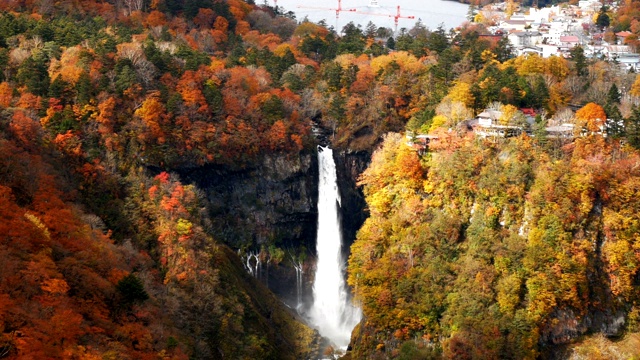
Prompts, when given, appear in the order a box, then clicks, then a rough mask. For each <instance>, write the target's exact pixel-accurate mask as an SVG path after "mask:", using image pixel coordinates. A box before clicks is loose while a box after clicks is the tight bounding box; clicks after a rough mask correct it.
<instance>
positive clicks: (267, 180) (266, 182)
mask: <svg viewBox="0 0 640 360" xmlns="http://www.w3.org/2000/svg"><path fill="white" fill-rule="evenodd" d="M316 162H317V159H316V156H315V154H301V155H299V156H298V157H287V156H286V155H268V156H265V157H264V159H263V161H262V163H260V164H258V165H256V166H254V167H252V168H248V169H243V170H232V169H228V168H225V167H220V166H204V167H200V168H196V169H189V170H186V171H183V172H181V175H182V176H183V177H185V178H186V179H187V180H188V181H190V182H192V183H195V184H197V185H198V187H199V188H200V189H202V190H203V191H204V192H205V195H206V197H207V199H208V201H209V205H210V213H211V221H212V223H213V229H214V233H215V234H216V236H218V237H219V238H218V240H221V241H224V242H225V243H227V244H229V245H230V246H232V247H234V248H259V247H260V246H261V245H265V244H276V245H277V246H279V247H281V248H291V247H295V248H297V247H300V246H306V247H307V248H310V247H311V246H312V245H313V243H314V240H315V232H316V231H315V230H316V218H317V210H316V204H317V198H318V190H317V181H318V180H317V179H318V175H317V172H318V170H317V165H316Z"/></svg>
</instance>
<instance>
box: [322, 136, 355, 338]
mask: <svg viewBox="0 0 640 360" xmlns="http://www.w3.org/2000/svg"><path fill="white" fill-rule="evenodd" d="M318 166H319V173H320V181H319V189H318V235H317V240H316V248H317V251H318V264H317V267H316V276H315V282H314V284H313V305H312V307H311V310H310V317H311V321H312V322H313V324H314V325H315V326H316V327H317V329H318V331H319V332H320V334H321V335H322V336H325V337H327V338H329V340H331V341H332V342H333V343H334V344H335V346H337V347H340V348H343V349H344V348H346V347H347V345H349V341H350V338H351V331H352V330H353V328H354V327H355V326H356V324H357V323H358V322H359V321H360V317H361V313H360V309H358V308H356V307H354V306H353V305H352V304H351V302H350V300H349V296H348V293H347V292H348V288H347V286H346V284H345V281H344V272H345V268H344V263H345V261H344V259H343V258H342V254H341V247H342V230H341V227H340V219H339V216H338V208H339V206H340V193H339V192H338V182H337V176H336V165H335V162H334V160H333V151H332V150H331V149H330V148H323V147H318Z"/></svg>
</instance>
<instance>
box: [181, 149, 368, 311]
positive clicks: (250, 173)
mask: <svg viewBox="0 0 640 360" xmlns="http://www.w3.org/2000/svg"><path fill="white" fill-rule="evenodd" d="M334 154H335V155H334V156H335V160H336V170H337V173H338V182H339V184H340V196H341V204H342V211H341V221H342V229H343V239H344V240H343V252H344V256H345V260H346V259H347V256H348V251H349V247H350V246H351V244H352V243H353V241H354V239H355V234H356V232H357V231H358V229H359V228H360V226H361V225H362V223H363V222H364V220H365V218H366V213H365V212H364V209H365V205H366V204H365V201H364V196H363V195H362V191H361V189H359V188H358V187H357V185H356V183H357V179H358V177H359V176H360V174H361V173H362V172H363V171H364V170H365V169H366V167H367V165H368V163H369V159H370V154H369V153H366V152H355V153H354V152H348V151H343V150H338V151H336V152H334ZM178 173H179V174H180V176H181V177H182V178H183V180H184V181H185V182H189V183H193V184H195V185H196V186H197V187H198V188H199V189H201V190H202V191H203V192H204V193H205V194H204V195H205V196H206V198H207V200H208V203H209V209H210V219H211V223H212V232H213V234H214V236H215V237H216V240H218V241H223V242H225V243H226V244H228V245H229V246H231V247H232V248H235V249H243V250H242V252H245V253H249V252H253V253H254V254H257V252H258V251H259V250H260V248H261V247H262V246H269V245H271V244H274V245H275V246H277V247H279V248H280V249H283V250H284V252H285V255H284V256H285V258H284V261H282V262H281V263H280V264H278V265H274V264H266V263H265V262H263V263H262V264H261V267H260V268H259V269H256V270H257V271H256V274H254V276H255V277H256V278H257V279H258V280H259V281H260V282H262V283H263V284H265V285H266V286H267V287H268V288H269V289H270V290H271V291H273V292H274V293H275V294H276V295H277V296H278V297H279V298H280V299H281V300H283V301H284V302H285V303H286V304H288V305H289V306H290V307H292V308H295V307H301V308H302V309H303V310H304V309H305V308H307V307H308V306H310V304H311V302H312V295H311V294H312V288H313V277H314V274H315V264H316V259H315V246H316V244H315V242H316V233H317V219H318V211H317V203H318V164H317V153H316V152H315V151H314V152H313V153H306V154H301V155H299V156H295V157H293V156H286V155H266V156H265V157H264V159H263V161H262V162H261V163H260V164H257V165H255V166H253V167H251V168H247V169H242V170H237V169H230V168H226V167H222V166H211V165H209V166H203V167H197V168H189V169H183V170H181V171H178ZM300 253H306V255H307V256H306V259H305V260H304V262H303V263H302V264H297V265H302V267H303V278H302V284H301V286H302V296H301V298H302V299H299V297H298V295H297V278H296V270H295V268H294V267H293V264H292V262H291V256H292V255H296V254H298V255H299V254H300ZM254 259H255V258H254ZM243 261H245V262H246V257H245V258H244V259H243ZM298 300H301V301H300V302H299V301H298Z"/></svg>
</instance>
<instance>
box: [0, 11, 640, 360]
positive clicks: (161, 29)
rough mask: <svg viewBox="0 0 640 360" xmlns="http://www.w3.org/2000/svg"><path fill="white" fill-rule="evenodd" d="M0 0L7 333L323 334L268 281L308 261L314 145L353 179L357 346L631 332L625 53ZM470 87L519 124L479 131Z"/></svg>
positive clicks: (14, 337) (126, 338)
mask: <svg viewBox="0 0 640 360" xmlns="http://www.w3.org/2000/svg"><path fill="white" fill-rule="evenodd" d="M636 8H640V1H634V0H631V1H627V2H626V3H625V4H623V5H622V7H621V10H620V14H621V16H620V17H615V16H612V20H611V21H612V26H622V27H624V26H626V25H625V24H627V22H629V21H628V20H629V19H628V18H629V16H633V14H635V9H636ZM0 11H1V13H0V68H1V69H2V71H1V72H0V359H3V358H7V359H307V358H312V357H316V358H317V357H318V356H321V355H322V354H323V353H324V354H325V356H329V355H331V352H332V349H331V348H330V347H327V344H326V342H325V341H323V339H321V338H320V336H319V335H318V332H317V331H315V330H314V329H313V328H312V327H311V326H310V325H309V324H306V323H305V321H304V319H303V318H302V317H301V316H300V315H299V314H297V313H296V312H295V311H294V310H292V309H291V308H290V307H289V306H288V305H285V303H286V301H285V302H283V300H282V299H280V298H279V297H278V296H279V295H280V293H279V292H278V290H277V289H276V288H277V287H278V285H277V284H276V283H275V280H278V279H280V281H282V282H284V280H283V279H289V276H291V275H287V274H291V273H294V274H295V269H294V268H296V266H297V267H299V269H300V270H302V269H303V268H304V271H305V274H312V271H311V269H312V268H313V266H314V265H313V264H314V248H313V247H314V244H315V239H314V238H313V234H314V233H313V230H314V229H315V228H314V226H315V225H314V224H315V216H316V215H317V214H316V211H317V210H316V209H315V208H314V201H315V200H317V199H316V197H317V194H316V193H314V191H317V190H313V189H315V185H314V184H315V183H314V181H316V182H317V179H315V178H314V176H317V174H316V173H315V172H314V170H313V164H314V163H315V162H317V154H316V151H317V150H316V148H317V145H320V144H321V145H325V146H326V145H329V146H331V147H332V148H334V149H336V153H337V155H336V156H337V157H338V158H340V159H342V160H339V161H338V163H339V164H342V165H340V166H341V167H340V168H339V171H340V172H341V174H339V178H341V179H347V180H348V181H346V182H345V186H346V187H349V186H350V187H351V188H350V190H345V191H346V193H345V194H346V195H345V200H344V205H343V206H344V209H346V210H345V214H344V216H343V218H344V221H345V222H348V223H349V224H348V225H349V226H350V227H347V228H349V229H352V230H349V231H351V232H352V233H353V234H352V235H353V237H354V238H352V239H349V236H345V238H346V239H345V240H346V241H347V243H348V244H347V245H350V250H348V249H347V250H348V253H349V255H348V265H347V269H346V270H347V282H348V284H349V286H350V288H351V291H352V293H353V299H352V300H353V301H354V302H355V303H356V304H357V305H358V306H359V307H360V308H361V309H362V312H363V319H362V321H361V322H360V324H359V325H357V326H356V328H355V329H354V331H353V333H352V338H351V345H350V348H349V352H347V354H346V355H345V357H344V358H345V359H441V358H446V359H503V358H505V359H536V358H568V357H569V356H570V355H572V354H573V355H575V354H577V355H581V354H582V355H584V354H590V355H589V356H591V355H593V356H592V357H590V358H594V359H595V358H597V359H601V358H602V359H605V358H611V357H610V353H607V351H608V350H607V349H608V347H610V346H614V347H615V346H618V348H616V349H617V350H616V351H617V353H619V354H623V355H622V356H626V357H623V358H632V357H633V356H635V357H633V358H637V357H638V356H640V355H639V353H638V352H637V349H638V348H640V336H639V335H638V334H639V333H640V271H639V270H640V152H639V150H638V149H640V107H639V106H638V104H640V76H637V75H636V74H634V73H629V72H628V71H626V70H623V69H621V68H620V66H619V65H618V64H616V63H614V62H606V61H602V60H598V59H591V58H587V57H586V56H585V54H584V51H583V49H582V48H580V47H576V48H574V49H573V50H572V51H571V56H570V57H568V58H562V57H555V56H552V57H550V58H541V57H538V56H536V55H528V56H519V57H516V56H515V55H514V53H513V51H512V49H511V47H510V45H509V42H508V41H507V39H506V38H500V37H495V36H488V35H487V34H488V32H487V31H486V29H485V28H484V26H483V25H482V24H476V23H465V24H462V25H461V26H460V27H459V28H458V29H455V30H453V29H452V30H450V29H444V28H443V27H442V26H438V25H437V24H422V23H420V22H417V23H416V25H415V26H414V27H413V28H411V29H404V28H403V29H400V30H399V31H398V32H397V33H395V34H394V32H393V31H392V30H391V29H386V28H378V27H376V26H375V25H374V24H371V23H370V24H369V25H367V26H359V25H356V24H353V23H350V24H347V25H346V26H345V27H344V28H343V29H334V28H333V27H331V26H327V25H326V24H322V23H321V24H314V23H311V22H308V21H305V20H304V19H296V18H295V16H294V14H293V13H292V12H288V10H287V9H282V8H274V7H271V6H268V5H266V4H258V3H254V1H251V0H249V1H242V0H153V1H146V0H106V1H93V0H86V1H85V0H77V1H68V0H63V1H50V0H42V1H33V0H20V1H18V0H2V1H0ZM634 21H635V20H634ZM636 22H637V21H636ZM627 25H629V24H627ZM629 26H631V25H629ZM483 112H489V113H496V114H500V115H499V117H498V118H496V119H494V120H495V121H496V122H497V123H498V124H499V126H502V129H517V130H518V131H517V132H516V133H514V134H512V135H513V136H491V135H486V134H484V135H481V134H480V133H478V131H477V127H475V125H474V123H473V121H472V120H473V119H474V118H476V117H477V116H478V115H479V114H481V113H483ZM557 128H562V129H569V130H568V131H565V132H563V133H562V134H561V135H559V134H558V133H557V132H554V131H555V130H553V129H557ZM425 138H427V139H429V142H428V143H425V142H424V139H425ZM421 139H422V140H421ZM314 179H315V180H314ZM252 256H253V257H252ZM251 259H254V260H251ZM258 260H259V261H260V262H261V264H265V269H264V270H262V273H261V274H262V275H261V276H256V274H255V273H250V271H247V270H248V268H249V270H251V266H253V265H255V264H256V263H257V261H258ZM251 261H255V262H253V263H252V262H251ZM247 264H249V266H247ZM252 264H253V265H252ZM274 279H275V280H274ZM269 281H271V283H269ZM309 281H312V279H311V280H309ZM291 287H293V288H295V280H294V283H293V285H291ZM274 292H275V293H276V294H274ZM593 339H597V341H599V342H594V341H596V340H593ZM603 343H606V344H607V345H606V346H601V345H602V344H603ZM597 344H600V345H597ZM612 344H613V345H612ZM616 344H617V345H616ZM629 349H632V350H629ZM633 349H635V352H634V350H633ZM625 351H626V352H625Z"/></svg>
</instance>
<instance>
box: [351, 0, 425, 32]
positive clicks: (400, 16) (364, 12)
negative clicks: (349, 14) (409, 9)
mask: <svg viewBox="0 0 640 360" xmlns="http://www.w3.org/2000/svg"><path fill="white" fill-rule="evenodd" d="M371 3H372V4H375V5H377V4H378V1H377V0H371ZM354 13H356V14H364V15H373V16H385V17H389V18H393V23H394V24H395V32H398V19H415V18H416V17H415V16H413V15H401V14H400V5H398V6H397V7H396V14H395V15H393V14H381V13H375V12H368V11H360V10H355V11H354Z"/></svg>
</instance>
